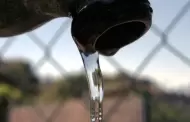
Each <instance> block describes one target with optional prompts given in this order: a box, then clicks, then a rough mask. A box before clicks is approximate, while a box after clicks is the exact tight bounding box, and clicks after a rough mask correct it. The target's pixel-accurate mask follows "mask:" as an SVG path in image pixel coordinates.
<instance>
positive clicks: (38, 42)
mask: <svg viewBox="0 0 190 122" xmlns="http://www.w3.org/2000/svg"><path fill="white" fill-rule="evenodd" d="M176 1H177V0H176ZM178 1H179V0H178ZM162 2H163V1H162ZM176 3H177V2H176ZM170 4H171V6H172V5H173V4H172V2H171V3H170ZM189 8H190V1H187V2H186V3H185V5H184V6H183V7H181V8H180V10H179V11H178V13H176V15H175V17H174V18H173V20H172V21H171V22H170V23H169V25H167V27H166V28H165V29H164V30H161V29H160V26H159V25H156V24H153V25H152V28H151V30H150V32H149V33H154V34H155V35H156V36H157V37H159V39H160V41H159V43H158V44H156V45H155V46H154V47H153V48H152V49H151V50H150V51H149V53H148V54H147V55H146V56H145V57H144V58H143V60H142V61H141V62H140V65H138V66H137V67H136V68H135V70H133V73H131V74H130V75H129V72H128V71H126V69H125V64H124V63H125V62H124V63H119V61H118V60H117V58H116V57H112V58H110V57H109V58H106V57H102V58H104V59H106V61H107V62H108V63H109V64H111V66H112V67H114V68H115V69H116V70H117V72H119V73H118V74H119V78H117V79H115V80H117V82H118V84H114V83H113V84H111V85H109V87H114V88H115V89H116V90H108V91H109V92H106V94H105V101H104V121H105V122H112V121H120V122H122V121H123V122H150V121H152V122H161V121H163V122H170V121H172V122H178V121H180V122H186V121H189V120H190V118H188V114H187V113H189V111H188V107H189V105H190V103H189V102H188V101H189V100H190V99H189V98H188V97H185V96H183V95H176V94H173V93H167V94H166V93H163V91H161V90H160V89H157V88H156V87H155V86H154V85H150V84H151V82H150V81H149V80H141V79H139V77H140V76H141V74H142V73H143V71H144V70H145V69H146V68H147V67H148V65H149V64H150V63H151V61H152V60H153V58H155V57H156V56H157V54H158V53H159V52H160V51H161V50H162V49H165V50H167V51H169V52H170V53H172V54H173V55H174V56H176V57H177V58H179V59H180V60H181V61H182V62H183V63H184V64H186V67H187V66H190V59H189V57H188V56H186V55H184V54H183V53H181V51H179V49H178V48H177V46H174V45H173V44H171V41H170V38H169V37H170V35H171V33H172V31H174V30H175V27H176V26H177V25H179V23H180V21H182V19H183V18H184V17H185V16H187V15H188V11H189ZM163 14H165V13H163ZM160 19H162V18H160ZM188 19H189V18H188ZM52 23H53V22H52ZM54 24H55V22H54ZM69 25H70V21H64V22H63V23H61V24H60V26H59V28H58V29H57V30H56V29H55V30H56V32H55V33H52V32H51V31H52V28H51V30H50V31H46V32H49V33H46V34H44V33H43V32H42V31H45V30H46V29H47V28H45V29H44V30H41V34H42V33H43V39H48V38H50V35H53V36H52V37H51V39H50V41H48V43H44V41H42V39H41V38H40V37H39V34H38V33H37V32H38V31H36V33H35V32H30V33H27V34H25V35H24V36H25V37H24V39H22V41H23V42H22V43H20V44H22V46H23V47H24V46H26V44H27V43H26V41H27V40H31V41H32V42H33V44H31V43H30V44H31V45H34V44H35V46H36V47H38V49H37V48H34V47H33V46H32V48H30V49H29V50H30V51H28V52H27V56H29V57H30V56H33V57H36V59H35V61H34V62H35V63H34V66H35V68H34V69H35V70H39V69H40V68H41V67H42V66H43V65H45V64H46V63H47V62H49V64H51V65H52V66H53V67H54V69H56V70H57V71H58V72H60V74H61V75H62V77H63V78H65V79H66V77H67V76H68V75H69V74H74V73H73V72H72V70H71V72H67V71H68V70H70V69H69V67H70V66H71V65H74V67H75V66H76V65H75V63H74V62H73V64H72V62H71V63H65V62H66V61H69V60H67V58H64V61H63V60H62V59H61V58H62V57H68V58H73V57H72V56H73V55H72V54H70V53H69V54H66V53H65V52H59V55H54V50H56V48H58V47H59V46H57V45H61V43H60V41H59V40H60V38H61V40H62V41H67V40H68V38H67V37H62V36H63V35H64V34H65V32H66V31H68V27H69ZM187 26H189V25H187ZM187 31H188V30H187ZM189 31H190V30H189ZM68 32H69V31H68ZM147 36H148V34H147ZM157 37H156V38H157ZM18 38H19V37H11V38H8V39H6V40H5V41H4V44H3V45H2V46H1V48H0V52H1V58H2V60H1V64H6V61H7V60H10V59H9V58H7V57H6V55H7V52H9V50H11V49H12V47H13V46H14V45H15V43H16V42H17V41H18V40H19V39H18ZM48 40H49V39H48ZM179 41H188V40H181V39H180V38H179ZM72 44H73V45H74V42H73V43H72ZM133 45H135V44H133ZM74 46H75V45H74ZM63 47H64V45H63ZM65 47H67V46H65ZM59 48H60V47H59ZM145 48H146V47H145ZM66 49H68V48H66ZM66 49H65V50H66ZM13 50H14V51H15V53H14V54H15V55H16V54H17V53H16V52H17V50H19V49H18V47H17V48H15V49H13ZM40 50H41V51H42V53H41V54H39V53H40ZM63 50H64V49H63ZM14 51H13V52H14ZM22 51H23V52H25V50H22ZM57 51H60V50H57ZM69 51H70V50H69ZM75 51H77V49H76V50H75ZM138 51H140V50H138ZM30 54H31V55H30ZM38 54H39V55H42V57H41V58H39V59H37V57H40V56H39V55H38ZM61 55H62V57H61ZM78 55H79V54H78ZM133 56H135V55H133ZM79 57H80V55H79ZM5 58H7V60H6V61H4V59H5ZM57 59H59V60H60V61H57ZM129 60H130V59H129ZM61 61H63V63H60V62H61ZM9 63H10V62H9ZM80 63H81V62H80ZM80 63H79V64H80ZM64 64H65V65H64ZM66 64H71V65H68V66H67V65H66ZM7 65H8V64H7ZM77 65H78V64H77ZM3 66H4V65H1V70H2V71H3V72H6V68H3ZM15 67H16V66H13V69H15ZM73 69H74V68H73ZM47 70H49V72H50V73H51V70H53V69H51V68H50V69H44V71H47ZM11 71H12V70H11ZM27 71H28V70H27ZM22 72H26V69H25V70H24V71H22ZM11 73H12V74H14V75H15V76H14V77H11V78H12V79H14V80H16V81H17V80H18V79H16V76H17V75H19V73H18V72H17V71H12V72H11ZM1 74H2V73H1ZM50 75H51V74H50ZM81 77H82V76H78V77H77V78H78V79H79V78H81ZM29 78H30V77H25V79H22V80H23V82H22V84H21V85H16V86H17V88H19V89H22V91H24V92H26V91H27V90H25V89H29V88H28V87H27V88H26V86H27V84H26V83H25V81H27V80H28V79H29ZM77 78H76V79H77ZM57 79H58V80H60V77H59V78H57ZM57 79H56V80H57ZM76 79H75V80H76ZM1 80H8V82H11V80H10V79H3V78H1ZM19 80H20V79H19ZM40 80H41V79H40ZM71 80H72V81H73V82H74V83H75V80H73V79H71ZM109 80H110V79H109ZM111 80H113V79H111ZM42 81H46V83H44V82H43V83H40V84H43V85H41V86H40V88H39V89H40V91H43V90H42V89H48V90H52V92H51V93H52V94H53V93H54V92H55V91H56V88H58V86H61V85H60V84H55V85H54V84H52V82H51V81H54V79H51V78H49V79H48V78H46V79H42ZM48 81H50V82H48ZM119 81H121V83H120V82H119ZM47 82H48V83H47ZM110 82H111V81H110ZM11 83H12V82H11ZM13 83H14V81H13ZM119 83H120V84H119ZM147 83H148V84H147ZM34 84H35V83H34V82H33V83H30V84H28V85H29V87H31V88H34V87H32V85H34ZM44 84H45V85H44ZM81 84H82V83H78V86H80V85H81ZM105 84H106V83H105ZM62 85H63V84H62ZM44 86H45V87H44ZM75 86H76V87H75ZM75 86H73V87H74V88H73V89H71V90H76V89H83V87H81V88H80V87H79V88H78V86H77V83H76V85H75ZM81 86H82V85H81ZM117 86H118V89H117V88H116V87H117ZM43 87H44V88H43ZM105 87H106V85H105ZM31 88H30V89H31ZM61 88H62V89H67V88H66V87H61ZM114 88H112V89H114ZM48 90H47V91H48ZM35 91H36V89H35ZM47 91H45V93H46V92H47ZM79 91H80V90H79ZM79 91H77V90H76V92H79ZM27 92H28V91H27ZM66 92H70V91H69V90H68V91H66ZM45 93H43V94H45ZM60 93H61V95H63V94H65V91H64V92H63V91H60ZM27 95H28V94H27ZM27 95H26V96H27ZM47 95H50V92H48V94H45V95H44V97H46V96H47ZM75 95H76V96H77V94H75ZM33 96H34V94H33ZM52 96H54V94H53V95H52ZM63 96H64V95H63ZM35 97H37V96H35ZM67 97H68V96H64V98H61V100H59V101H58V100H54V102H52V103H51V104H50V103H47V104H44V103H43V104H42V103H41V102H39V101H35V104H34V103H32V105H31V104H30V105H28V104H24V105H23V104H22V105H21V106H19V105H17V106H14V105H13V104H11V102H9V101H7V102H5V103H2V106H7V108H9V109H10V112H9V114H10V115H9V121H10V122H22V121H25V122H61V121H64V122H75V121H77V122H80V121H81V122H82V121H83V122H84V121H86V122H87V121H89V111H88V99H87V98H88V95H86V92H83V93H82V95H80V97H79V98H73V97H69V98H70V99H67ZM32 98H33V97H32ZM2 99H4V98H2ZM51 99H57V98H56V97H53V98H51ZM31 101H32V100H31V99H28V101H27V103H28V102H31ZM46 101H48V100H47V99H46V100H45V102H46ZM8 103H9V104H10V105H7V104H8ZM5 104H6V105H5ZM8 106H9V107H8ZM0 109H1V108H0ZM2 111H4V110H0V114H1V113H2ZM3 116H4V115H3ZM176 116H178V118H177V119H176V118H175V117H176ZM5 119H6V118H5ZM4 121H7V120H4Z"/></svg>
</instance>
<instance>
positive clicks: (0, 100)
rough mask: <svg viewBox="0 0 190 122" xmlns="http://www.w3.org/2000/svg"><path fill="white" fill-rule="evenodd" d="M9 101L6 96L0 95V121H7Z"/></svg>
mask: <svg viewBox="0 0 190 122" xmlns="http://www.w3.org/2000/svg"><path fill="white" fill-rule="evenodd" d="M8 114H9V101H8V100H7V98H6V97H4V96H1V97H0V121H1V122H8V117H9V115H8Z"/></svg>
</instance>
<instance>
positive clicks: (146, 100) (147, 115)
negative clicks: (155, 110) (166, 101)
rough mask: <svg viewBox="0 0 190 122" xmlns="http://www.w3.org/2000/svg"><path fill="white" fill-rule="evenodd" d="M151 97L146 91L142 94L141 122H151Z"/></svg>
mask: <svg viewBox="0 0 190 122" xmlns="http://www.w3.org/2000/svg"><path fill="white" fill-rule="evenodd" d="M151 100H152V96H151V94H150V92H149V91H148V90H145V91H144V92H143V122H151Z"/></svg>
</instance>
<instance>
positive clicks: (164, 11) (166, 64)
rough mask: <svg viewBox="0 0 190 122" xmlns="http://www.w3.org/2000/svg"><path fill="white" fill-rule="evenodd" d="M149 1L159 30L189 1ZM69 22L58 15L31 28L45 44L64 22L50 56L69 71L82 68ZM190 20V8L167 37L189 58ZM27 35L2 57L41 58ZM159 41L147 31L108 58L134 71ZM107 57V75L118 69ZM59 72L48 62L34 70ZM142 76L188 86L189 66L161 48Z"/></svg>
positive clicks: (103, 61) (104, 64) (104, 67)
mask: <svg viewBox="0 0 190 122" xmlns="http://www.w3.org/2000/svg"><path fill="white" fill-rule="evenodd" d="M150 2H151V6H152V8H153V10H154V13H153V25H156V26H157V27H159V28H160V29H161V31H164V30H165V29H166V28H167V26H168V25H169V24H170V23H171V21H172V19H173V18H174V17H175V16H176V14H177V13H178V12H179V11H180V9H181V8H182V7H183V6H184V5H185V4H186V3H187V2H188V0H151V1H150ZM189 8H190V7H189ZM71 21H72V20H71V19H70V18H57V19H54V20H52V21H50V22H48V23H47V24H45V25H44V26H42V27H40V28H38V29H36V30H34V31H32V33H33V34H36V35H37V37H38V38H39V39H40V40H41V41H42V42H43V43H44V44H47V43H48V42H49V41H50V40H51V39H52V37H53V36H54V35H55V32H56V31H57V29H58V28H59V27H60V26H61V25H62V24H64V25H65V26H64V28H65V30H63V34H62V35H61V37H59V39H58V41H57V43H56V44H55V45H54V46H53V48H52V56H53V58H54V59H55V60H56V61H57V62H58V63H59V64H60V65H61V66H62V67H63V68H64V70H66V72H70V73H72V72H75V71H78V70H79V69H81V68H83V64H82V60H81V57H80V55H79V52H78V50H77V47H76V45H75V43H74V41H73V39H72V37H71V33H70V24H71ZM189 22H190V10H189V11H188V12H187V13H186V15H185V16H184V17H183V18H182V19H181V21H180V22H179V23H178V24H177V26H176V27H175V28H174V30H172V31H171V33H170V34H169V36H168V40H169V43H170V44H171V45H172V46H175V47H176V48H177V49H178V50H179V51H180V52H181V53H183V54H184V55H185V56H187V57H188V58H190V48H189V45H190V41H189V40H190V34H189V32H190V23H189ZM27 34H28V33H27ZM27 34H22V35H19V36H16V37H15V38H16V39H15V40H14V41H13V43H12V45H11V46H10V47H9V48H8V50H7V51H6V52H4V53H3V54H4V57H5V58H25V59H27V60H29V61H30V62H32V63H33V64H35V63H37V62H38V60H39V59H40V58H41V57H43V51H42V49H41V48H39V47H38V46H37V45H36V44H35V42H33V41H32V40H31V39H30V38H29V37H28V36H27ZM160 40H161V39H160V37H159V36H157V35H156V34H155V33H154V32H153V31H152V30H150V31H149V32H148V33H146V34H145V35H144V36H143V37H142V38H140V39H139V40H138V41H136V42H134V43H132V44H130V45H128V46H125V47H124V48H122V49H121V50H120V51H119V52H118V53H117V54H116V55H115V56H113V57H111V58H114V59H115V60H116V61H117V62H118V63H120V64H121V65H122V67H123V68H124V69H126V70H127V71H129V72H131V73H133V72H135V70H136V68H137V67H138V66H139V65H140V64H141V62H142V61H143V59H144V58H145V57H146V56H147V55H148V54H149V53H150V51H151V50H152V49H153V48H154V47H155V46H156V45H157V44H158V43H159V42H160ZM6 41H7V38H0V47H2V46H3V44H4V43H5V42H6ZM109 58H110V57H109ZM106 59H107V58H105V57H103V56H100V66H101V69H102V71H103V72H106V73H107V74H112V73H114V72H115V71H117V68H115V67H114V66H113V65H112V64H110V63H109V62H108V61H107V60H106ZM60 71H61V74H64V72H62V70H57V69H56V68H54V66H52V64H51V62H46V63H45V64H44V65H42V66H41V67H39V68H38V69H37V72H38V73H39V74H41V75H53V76H58V75H60ZM141 75H142V76H148V77H151V78H153V79H155V80H156V82H157V83H158V84H160V85H161V86H164V87H166V88H169V89H177V88H178V87H180V86H188V84H189V83H190V68H189V67H188V65H186V64H185V63H184V62H182V61H181V60H180V59H179V58H177V57H175V55H173V54H172V53H171V52H169V51H168V50H167V49H164V48H163V49H161V50H160V52H159V53H157V54H156V55H155V57H154V58H153V59H152V61H151V62H150V63H149V64H148V66H146V67H145V69H144V70H143V71H142V73H141Z"/></svg>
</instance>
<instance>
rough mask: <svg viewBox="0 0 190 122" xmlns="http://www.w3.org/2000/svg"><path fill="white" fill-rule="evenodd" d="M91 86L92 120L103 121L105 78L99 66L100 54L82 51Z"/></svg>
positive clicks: (92, 121)
mask: <svg viewBox="0 0 190 122" xmlns="http://www.w3.org/2000/svg"><path fill="white" fill-rule="evenodd" d="M80 53H81V56H82V59H83V63H84V67H85V70H86V74H87V78H88V84H89V88H90V118H91V122H102V121H103V109H102V107H103V106H102V104H103V78H102V74H101V70H100V66H99V54H98V52H95V53H86V52H85V53H84V52H80Z"/></svg>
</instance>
